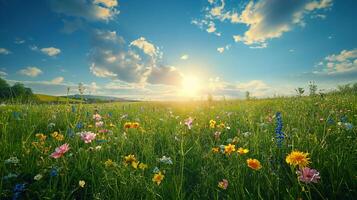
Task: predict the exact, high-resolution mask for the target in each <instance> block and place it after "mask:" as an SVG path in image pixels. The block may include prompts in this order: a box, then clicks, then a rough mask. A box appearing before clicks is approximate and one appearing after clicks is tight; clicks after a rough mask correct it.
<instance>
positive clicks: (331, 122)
mask: <svg viewBox="0 0 357 200" xmlns="http://www.w3.org/2000/svg"><path fill="white" fill-rule="evenodd" d="M333 123H335V121H334V120H333V119H332V117H328V119H327V124H328V125H332V124H333Z"/></svg>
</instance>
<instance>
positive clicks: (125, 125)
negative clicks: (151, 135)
mask: <svg viewBox="0 0 357 200" xmlns="http://www.w3.org/2000/svg"><path fill="white" fill-rule="evenodd" d="M131 126H132V123H131V122H125V124H124V128H125V129H128V128H131Z"/></svg>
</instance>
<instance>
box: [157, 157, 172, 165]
mask: <svg viewBox="0 0 357 200" xmlns="http://www.w3.org/2000/svg"><path fill="white" fill-rule="evenodd" d="M159 161H160V162H162V163H165V164H168V165H172V164H173V163H172V160H171V158H170V157H166V156H162V158H159Z"/></svg>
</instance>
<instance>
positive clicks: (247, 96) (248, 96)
mask: <svg viewBox="0 0 357 200" xmlns="http://www.w3.org/2000/svg"><path fill="white" fill-rule="evenodd" d="M245 99H246V100H249V99H250V92H249V91H246V92H245Z"/></svg>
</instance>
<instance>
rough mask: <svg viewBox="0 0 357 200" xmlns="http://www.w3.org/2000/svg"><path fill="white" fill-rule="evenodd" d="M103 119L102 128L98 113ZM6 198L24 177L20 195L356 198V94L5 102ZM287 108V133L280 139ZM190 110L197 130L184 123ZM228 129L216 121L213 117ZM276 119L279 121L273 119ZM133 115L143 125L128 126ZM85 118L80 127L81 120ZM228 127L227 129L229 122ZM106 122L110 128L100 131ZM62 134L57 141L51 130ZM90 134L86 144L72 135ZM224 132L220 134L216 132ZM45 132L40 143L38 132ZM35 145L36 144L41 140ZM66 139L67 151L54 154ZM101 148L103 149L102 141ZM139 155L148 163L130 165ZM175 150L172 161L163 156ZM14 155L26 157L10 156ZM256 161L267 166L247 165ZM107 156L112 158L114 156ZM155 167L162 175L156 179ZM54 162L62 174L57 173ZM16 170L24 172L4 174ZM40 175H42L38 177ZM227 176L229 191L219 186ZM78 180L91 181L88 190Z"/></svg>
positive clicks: (0, 138)
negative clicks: (309, 171) (302, 176)
mask: <svg viewBox="0 0 357 200" xmlns="http://www.w3.org/2000/svg"><path fill="white" fill-rule="evenodd" d="M96 110H97V111H98V113H99V114H100V115H101V116H102V121H103V122H104V126H103V127H100V128H96V126H95V124H94V123H95V122H94V120H93V118H92V115H93V114H94V113H95V111H96ZM0 112H1V115H0V147H1V148H0V161H1V163H0V177H1V179H0V188H1V190H0V199H11V198H12V197H13V196H14V192H13V188H14V186H15V184H17V183H25V184H26V185H25V190H24V191H23V192H19V196H20V198H23V199H299V198H301V199H354V197H356V196H357V191H356V188H357V160H356V158H357V139H356V128H355V127H352V128H351V127H348V126H347V125H348V123H351V124H353V125H355V124H357V96H356V95H344V96H342V95H340V96H338V95H329V96H327V97H325V98H319V97H302V98H276V99H265V100H250V101H239V100H235V101H220V102H213V103H211V104H210V105H209V104H208V103H207V102H176V103H173V102H162V103H160V102H140V103H139V102H138V103H112V104H91V105H82V104H77V105H74V106H73V105H70V104H65V105H21V106H19V105H16V106H15V105H7V106H2V107H0ZM276 112H281V115H282V120H283V132H284V133H285V138H284V140H283V143H282V146H281V147H280V148H279V147H278V146H277V144H276V141H275V127H276V121H275V118H274V117H273V116H274V115H275V113H276ZM189 117H192V118H193V119H194V121H193V123H192V129H188V127H187V126H186V125H185V124H184V121H185V119H187V118H189ZM211 119H213V120H215V121H216V122H217V124H220V123H224V126H225V127H215V128H210V126H209V121H210V120H211ZM271 120H272V121H271ZM126 122H138V123H139V124H140V126H139V128H130V129H125V128H124V124H125V123H126ZM78 124H81V125H82V127H79V126H78ZM228 127H229V128H228ZM102 129H106V130H108V132H107V133H99V131H100V130H102ZM55 131H57V132H59V134H63V136H64V139H63V140H61V141H58V140H57V139H59V140H60V139H61V138H57V139H56V137H53V136H51V134H53V132H55ZM81 131H92V132H94V133H97V134H98V135H97V137H96V140H94V141H92V142H91V143H87V144H86V143H84V142H83V141H82V140H81V138H80V136H78V135H76V134H74V135H73V133H77V132H81ZM217 131H219V132H221V135H220V139H215V137H214V134H215V132H217ZM37 133H43V134H44V135H46V136H47V138H46V139H45V140H44V141H43V144H42V145H41V144H40V143H41V142H40V141H39V139H38V138H37V137H36V134H37ZM34 142H37V143H34ZM64 143H68V144H69V145H70V150H69V151H68V152H67V153H65V154H64V156H63V157H61V158H58V159H54V158H52V157H50V156H49V155H50V154H51V153H52V152H53V151H54V149H55V148H56V147H58V146H60V145H62V144H64ZM228 144H235V145H236V147H237V148H238V147H244V148H247V149H249V152H248V153H247V154H245V155H239V154H238V153H233V154H231V155H225V154H224V153H213V152H212V150H211V149H212V148H213V147H219V146H220V145H228ZM98 146H100V148H101V149H99V147H98ZM292 150H300V151H302V152H308V153H309V157H310V158H311V160H310V161H311V163H310V167H311V168H314V169H317V170H318V171H319V172H320V176H321V180H320V181H319V182H318V183H310V184H306V183H303V182H299V181H298V179H297V175H296V173H295V171H296V168H295V167H293V166H289V165H288V164H287V163H286V162H285V158H286V156H287V155H288V154H289V153H290V152H291V151H292ZM129 154H132V155H135V157H136V159H137V160H138V161H139V162H140V163H144V164H147V165H148V168H147V169H145V170H141V169H139V168H138V169H135V168H134V167H133V165H132V163H130V162H129V163H127V164H126V163H125V162H124V159H125V156H127V155H129ZM163 156H167V157H170V158H171V160H172V164H168V163H164V162H160V160H159V158H162V157H163ZM10 157H17V158H18V159H19V162H18V163H17V164H14V163H8V162H7V163H6V162H5V161H6V160H7V159H9V158H10ZM248 158H255V159H258V160H259V161H260V163H261V165H262V168H261V169H260V170H253V169H251V168H249V167H247V164H246V160H247V159H248ZM108 159H110V160H112V161H113V162H112V163H110V162H107V163H106V161H108ZM156 167H157V168H158V169H159V170H160V171H161V172H162V174H164V179H163V180H162V182H161V184H160V185H157V184H156V183H154V182H153V181H152V178H153V176H154V173H153V171H154V170H155V168H156ZM51 169H57V171H58V175H57V176H51V175H50V174H51ZM9 173H12V174H16V175H17V177H13V178H4V177H6V176H8V175H9ZM37 174H41V175H42V176H43V177H42V179H40V180H38V181H36V180H34V177H35V176H36V175H37ZM222 179H227V180H228V183H229V184H228V187H227V189H226V190H223V189H220V188H219V187H218V182H219V181H221V180H222ZM80 180H84V181H85V186H84V187H83V188H82V187H80V186H79V185H78V183H79V181H80Z"/></svg>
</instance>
